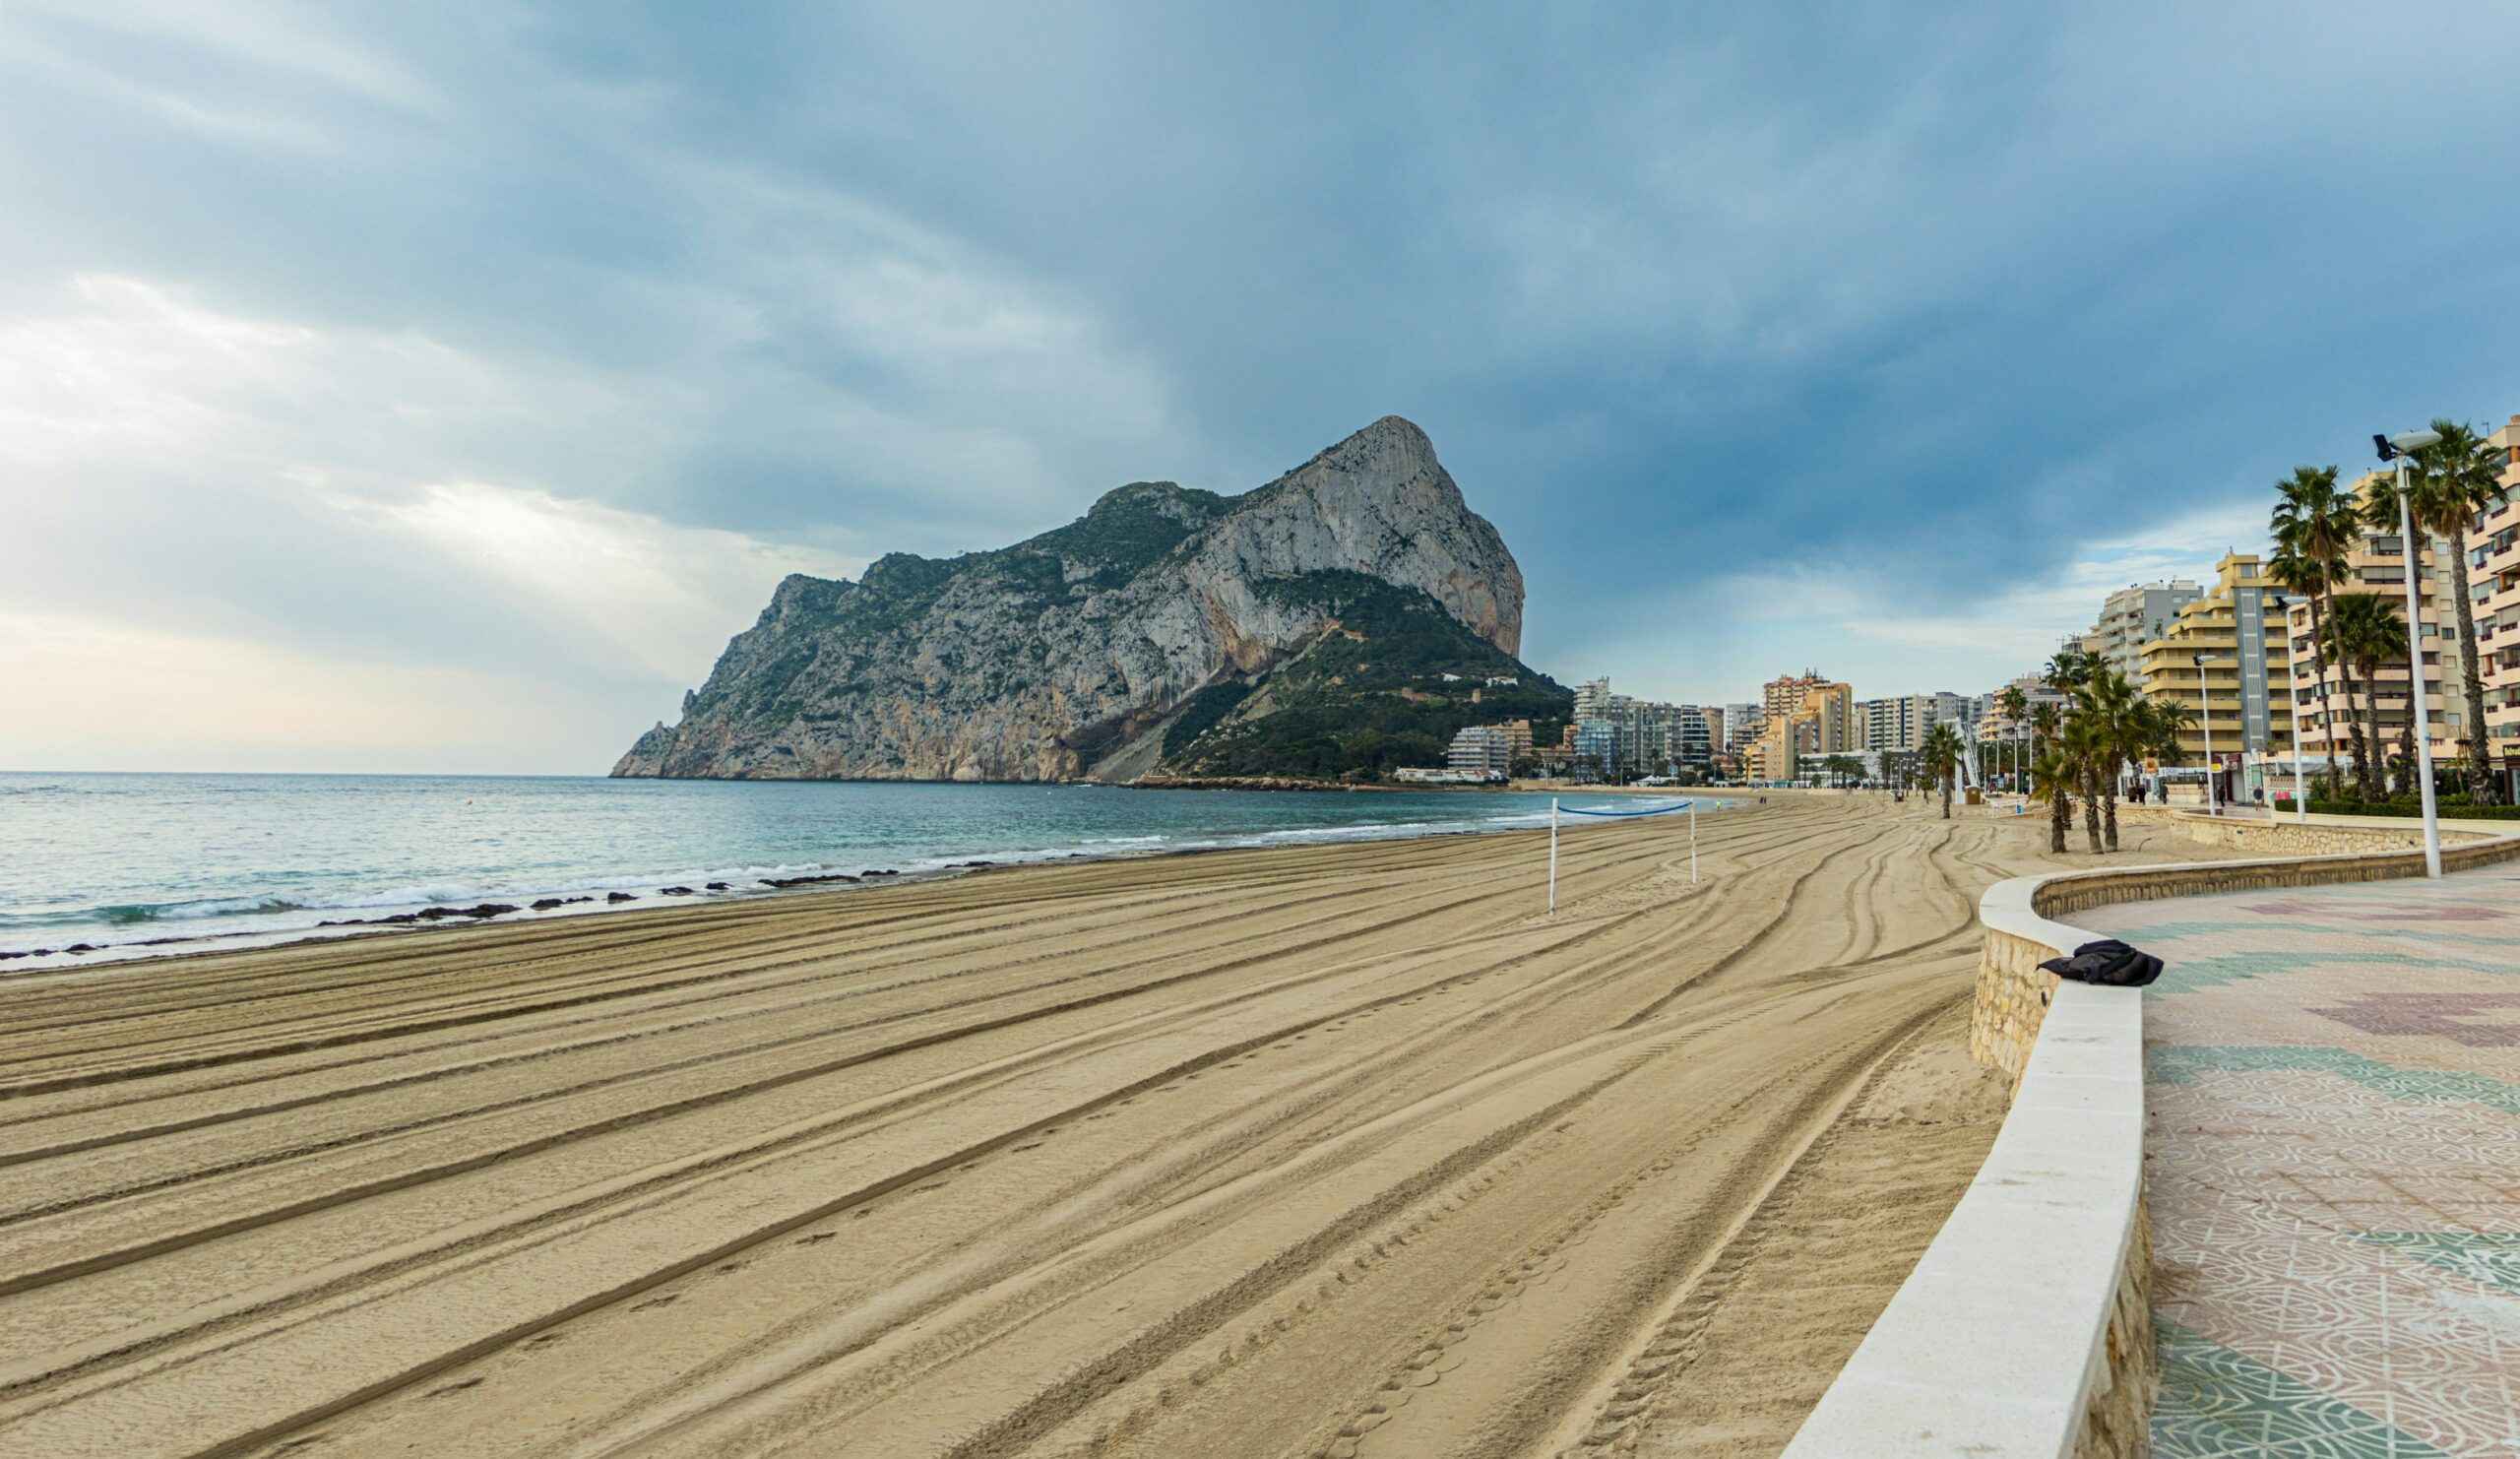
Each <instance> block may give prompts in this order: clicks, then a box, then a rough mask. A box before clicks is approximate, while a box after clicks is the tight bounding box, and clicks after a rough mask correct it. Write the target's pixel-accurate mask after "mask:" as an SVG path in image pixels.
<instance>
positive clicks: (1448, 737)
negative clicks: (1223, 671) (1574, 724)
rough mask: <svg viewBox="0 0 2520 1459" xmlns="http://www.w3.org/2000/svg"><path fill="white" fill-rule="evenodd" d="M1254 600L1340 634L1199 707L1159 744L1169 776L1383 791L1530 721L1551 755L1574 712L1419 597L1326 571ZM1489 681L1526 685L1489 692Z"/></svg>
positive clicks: (1531, 674)
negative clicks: (1297, 610) (1469, 731)
mask: <svg viewBox="0 0 2520 1459" xmlns="http://www.w3.org/2000/svg"><path fill="white" fill-rule="evenodd" d="M1261 591H1262V592H1263V593H1264V594H1267V595H1269V596H1271V597H1274V598H1278V599H1279V600H1280V601H1283V602H1290V603H1299V604H1302V605H1305V606H1313V607H1319V608H1322V609H1324V610H1326V611H1328V612H1330V613H1331V614H1332V615H1334V616H1336V617H1337V618H1338V620H1339V626H1338V627H1337V628H1334V629H1332V630H1331V631H1330V632H1329V633H1327V634H1325V635H1324V636H1323V637H1322V638H1321V640H1320V641H1319V642H1317V643H1315V644H1313V645H1312V646H1311V647H1310V648H1308V649H1306V650H1305V651H1304V652H1303V653H1301V654H1299V655H1297V656H1296V657H1295V658H1293V659H1292V660H1290V661H1289V662H1288V663H1286V664H1285V665H1283V666H1279V667H1278V668H1277V669H1275V670H1274V671H1272V672H1270V673H1267V674H1265V675H1263V676H1262V677H1261V678H1260V679H1259V680H1258V681H1257V683H1256V684H1255V683H1247V682H1242V681H1228V682H1225V683H1220V684H1216V685H1213V686H1211V687H1209V688H1208V689H1206V690H1203V691H1202V692H1200V693H1199V694H1198V695H1196V696H1194V697H1193V698H1192V699H1191V700H1190V701H1189V703H1188V705H1187V706H1186V707H1185V708H1184V709H1183V711H1182V713H1181V716H1180V718H1179V719H1177V720H1175V721H1174V723H1173V725H1172V727H1171V729H1169V730H1167V731H1166V736H1165V745H1164V749H1165V763H1164V769H1165V770H1166V772H1168V773H1171V774H1175V775H1194V776H1199V775H1209V776H1296V777H1304V778H1308V779H1314V780H1350V781H1358V780H1367V781H1370V780H1383V779H1387V778H1389V776H1390V774H1391V772H1392V771H1394V770H1397V769H1399V768H1400V767H1402V766H1404V765H1441V764H1443V763H1444V750H1445V747H1446V746H1447V745H1449V744H1450V743H1451V742H1452V737H1453V734H1454V732H1455V731H1456V730H1459V729H1463V728H1464V727H1466V726H1471V725H1491V724H1498V723H1501V722H1503V721H1506V720H1524V719H1527V720H1530V721H1531V722H1532V735H1533V738H1534V739H1535V740H1536V741H1537V742H1539V743H1543V744H1548V743H1554V742H1555V741H1556V739H1557V736H1558V731H1559V730H1560V729H1562V728H1563V727H1564V726H1565V724H1566V721H1567V719H1568V717H1569V716H1571V715H1572V714H1573V713H1574V706H1575V696H1574V695H1573V694H1572V693H1570V692H1568V691H1567V690H1565V689H1563V688H1561V687H1559V686H1558V685H1557V684H1556V683H1555V682H1554V681H1552V680H1550V679H1548V678H1547V677H1545V676H1544V675H1542V674H1540V673H1539V672H1537V671H1535V670H1534V669H1532V668H1530V667H1528V666H1525V665H1524V664H1523V663H1522V662H1521V661H1520V660H1518V659H1516V658H1514V657H1513V656H1512V655H1511V654H1508V653H1505V652H1504V651H1503V650H1501V649H1498V648H1497V647H1496V646H1495V645H1493V644H1491V643H1489V642H1487V641H1486V640H1485V639H1482V638H1481V637H1480V636H1479V635H1477V634H1475V633H1473V632H1471V631H1470V629H1468V628H1467V627H1465V626H1463V624H1462V623H1461V622H1460V621H1459V620H1458V619H1456V618H1454V617H1453V616H1452V615H1451V614H1450V613H1447V612H1446V611H1444V609H1443V607H1442V605H1440V604H1439V603H1436V602H1435V601H1434V600H1433V599H1432V598H1429V597H1428V596H1426V595H1425V594H1424V593H1422V592H1419V591H1418V590H1416V589H1414V588H1397V587H1394V586H1392V585H1391V584H1388V583H1385V582H1383V581H1381V580H1380V579H1377V578H1371V577H1367V576H1365V575H1364V574H1362V573H1354V572H1327V573H1308V574H1305V575H1304V576H1301V577H1294V578H1273V579H1271V580H1269V581H1268V582H1267V583H1266V584H1264V585H1263V586H1262V588H1261ZM1447 673H1450V674H1454V675H1457V676H1458V677H1457V678H1456V679H1455V680H1454V681H1451V682H1447V681H1445V679H1444V677H1443V676H1444V675H1445V674H1447ZM1490 677H1505V678H1515V679H1519V680H1520V682H1519V683H1518V684H1513V685H1498V686H1496V687H1493V688H1490V687H1487V686H1486V685H1485V684H1484V683H1483V680H1485V679H1487V678H1490ZM1474 692H1476V693H1477V695H1478V700H1477V702H1476V703H1474V702H1473V701H1472V697H1471V696H1472V694H1473V693H1474Z"/></svg>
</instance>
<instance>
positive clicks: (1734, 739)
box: [1724, 700, 1768, 755]
mask: <svg viewBox="0 0 2520 1459" xmlns="http://www.w3.org/2000/svg"><path fill="white" fill-rule="evenodd" d="M1767 727H1768V715H1767V711H1766V710H1764V709H1761V708H1760V707H1759V706H1758V705H1755V704H1752V703H1750V702H1748V701H1747V700H1744V701H1742V702H1741V703H1738V704H1728V705H1726V706H1724V749H1725V752H1726V753H1727V754H1733V755H1737V754H1739V753H1741V752H1742V751H1743V750H1746V749H1748V748H1749V747H1750V744H1751V742H1752V741H1753V740H1756V739H1757V738H1758V737H1759V734H1760V732H1761V731H1763V730H1765V729H1767Z"/></svg>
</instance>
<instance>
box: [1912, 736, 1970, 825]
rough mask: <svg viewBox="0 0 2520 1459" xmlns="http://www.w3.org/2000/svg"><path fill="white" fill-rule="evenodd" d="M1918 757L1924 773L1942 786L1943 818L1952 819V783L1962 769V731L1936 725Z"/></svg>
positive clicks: (1921, 747) (1925, 740)
mask: <svg viewBox="0 0 2520 1459" xmlns="http://www.w3.org/2000/svg"><path fill="white" fill-rule="evenodd" d="M1917 754H1918V757H1919V758H1920V759H1921V760H1922V762H1923V766H1924V772H1925V774H1926V775H1928V776H1930V777H1932V778H1933V779H1934V780H1935V781H1937V782H1939V783H1940V784H1941V786H1942V818H1943V819H1944V820H1946V821H1947V820H1949V819H1951V781H1952V776H1953V774H1954V772H1956V771H1957V770H1958V769H1959V768H1960V756H1961V754H1962V746H1961V743H1960V731H1959V730H1957V729H1952V728H1951V727H1950V726H1949V725H1936V726H1934V727H1933V728H1932V729H1927V730H1926V731H1925V739H1924V743H1923V744H1922V745H1921V746H1919V747H1918V750H1917Z"/></svg>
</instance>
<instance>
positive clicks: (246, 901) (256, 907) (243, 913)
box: [82, 897, 309, 927]
mask: <svg viewBox="0 0 2520 1459" xmlns="http://www.w3.org/2000/svg"><path fill="white" fill-rule="evenodd" d="M307 910H309V909H308V904H306V903H303V902H291V901H289V900H288V899H287V898H285V897H221V898H216V899H214V900H211V901H206V902H135V903H126V904H124V905H122V906H118V907H98V908H95V909H92V910H90V911H88V912H86V913H84V914H82V915H83V916H87V917H92V918H95V920H98V921H100V922H106V923H109V924H111V925H113V926H117V927H128V926H136V925H139V924H141V923H145V922H160V921H170V922H179V921H198V920H203V919H206V918H216V917H258V916H262V917H278V916H282V915H284V914H287V913H291V912H305V911H307Z"/></svg>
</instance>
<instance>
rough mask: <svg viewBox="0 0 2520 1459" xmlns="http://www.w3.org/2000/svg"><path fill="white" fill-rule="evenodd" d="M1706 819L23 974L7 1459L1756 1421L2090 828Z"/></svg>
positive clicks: (1650, 1432)
mask: <svg viewBox="0 0 2520 1459" xmlns="http://www.w3.org/2000/svg"><path fill="white" fill-rule="evenodd" d="M1698 830H1699V837H1700V843H1699V848H1700V858H1701V873H1702V878H1703V879H1702V880H1701V881H1700V882H1699V883H1698V884H1696V885H1694V886H1693V885H1691V883H1690V880H1689V862H1688V848H1689V843H1688V828H1687V826H1686V824H1685V822H1684V821H1682V820H1680V819H1679V818H1665V819H1656V820H1644V821H1630V822H1619V823H1613V824H1609V825H1603V826H1590V827H1585V828H1583V829H1580V830H1576V831H1573V832H1572V833H1570V834H1569V835H1568V836H1567V837H1566V839H1565V842H1564V856H1563V861H1562V865H1561V870H1560V876H1561V884H1560V898H1561V906H1560V910H1559V913H1558V916H1557V917H1556V919H1555V920H1549V919H1548V918H1547V917H1545V916H1544V900H1543V899H1544V877H1545V870H1546V858H1545V833H1521V832H1517V833H1508V834H1499V835H1491V836H1477V837H1445V838H1432V839H1427V840H1420V841H1409V842H1383V843H1372V844H1362V845H1338V846H1311V847H1298V848H1289V849H1282V850H1268V851H1248V852H1244V851H1236V852H1224V853H1216V854H1210V855H1202V856H1174V857H1164V858H1153V859H1144V860H1127V861H1108V862H1101V863H1095V864H1077V865H1069V866H1046V867H1028V868H1020V869H1010V870H1003V871H991V872H986V873H982V874H979V875H976V876H971V877H966V878H962V879H958V880H953V881H940V882H928V883H920V884H915V885H905V886H896V887H886V888H880V889H866V890H849V891H843V892H837V893H830V894H811V895H798V896H794V897H789V898H784V899H777V900H767V901H761V902H754V903H745V904H731V905H723V906H714V907H692V908H678V909H670V910H663V909H661V910H658V911H653V912H637V913H623V914H619V915H611V916H604V917H598V918H589V919H583V920H569V921H553V922H545V923H540V924H532V925H521V926H515V927H497V926H487V927H468V928H462V929H455V930H445V931H435V930H432V931H417V932H411V933H408V934H397V935H392V936H386V937H379V938H371V939H362V940H358V941H354V942H334V943H322V944H309V945H304V946H298V947H291V948H283V949H277V950H265V951H257V952H241V953H231V954H221V955H215V956H202V957H196V958H186V959H180V960H173V961H162V962H157V963H150V964H136V965H131V966H128V967H122V968H103V969H98V970H95V971H92V972H86V973H81V974H73V975H61V976H43V977H24V978H16V979H11V980H8V981H7V982H6V983H0V999H5V1005H0V1006H5V1008H6V1027H7V1029H8V1030H9V1035H8V1038H7V1039H6V1040H5V1042H0V1164H5V1166H6V1171H7V1178H6V1179H5V1181H0V1451H5V1452H8V1453H13V1454H30V1455H35V1454H41V1455H62V1454H111V1455H114V1456H117V1459H143V1456H149V1455H158V1454H192V1453H255V1452H268V1453H286V1454H291V1455H364V1454H377V1453H389V1452H390V1453H410V1454H499V1455H531V1454H587V1453H624V1452H636V1453H656V1454H761V1453H793V1454H866V1455H886V1456H895V1455H929V1454H932V1455H990V1454H1012V1453H1029V1454H1044V1455H1069V1454H1075V1455H1083V1454H1112V1455H1176V1454H1210V1455H1279V1454H1284V1455H1308V1454H1325V1453H1326V1454H1342V1455H1345V1454H1362V1455H1392V1456H1421V1455H1499V1456H1502V1455H1545V1454H1555V1453H1567V1452H1573V1453H1601V1454H1619V1453H1639V1454H1652V1455H1670V1454H1715V1453H1742V1454H1757V1453H1772V1452H1774V1451H1775V1449H1776V1448H1777V1447H1779V1446H1780V1445H1781V1444H1782V1443H1783V1442H1784V1440H1785V1439H1786V1438H1787V1437H1788V1436H1789V1435H1790V1434H1791V1433H1792V1431H1793V1428H1794V1427H1795V1425H1796V1423H1797V1422H1798V1421H1799V1419H1800V1416H1801V1414H1802V1413H1803V1412H1804V1411H1805V1410H1806V1409H1807V1408H1808V1407H1809V1405H1810V1404H1811V1403H1812V1402H1813V1401H1814V1400H1815V1399H1816V1398H1817V1396H1818V1394H1819V1392H1820V1390H1821V1389H1822V1387H1824V1386H1825V1385H1826V1383H1827V1381H1828V1379H1829V1377H1830V1376H1831V1375H1832V1374H1833V1373H1834V1372H1835V1371H1836V1369H1837V1367H1838V1365H1839V1364H1841V1363H1842V1362H1843V1361H1844V1359H1845V1357H1846V1355H1847V1354H1848V1353H1849V1352H1851V1351H1852V1350H1853V1348H1854V1346H1855V1344H1856V1343H1857V1341H1858V1340H1859V1338H1860V1337H1861V1335H1862V1333H1863V1331H1864V1329H1865V1327H1866V1326H1867V1325H1868V1324H1869V1323H1870V1321H1871V1320H1872V1318H1873V1316H1874V1315H1875V1313H1876V1312H1877V1311H1878V1310H1879V1308H1880V1307H1881V1305H1882V1304H1883V1303H1884V1302H1885V1301H1886V1300H1888V1298H1889V1296H1890V1293H1891V1291H1892V1290H1893V1289H1894V1288H1895V1287H1896V1286H1897V1284H1898V1282H1899V1281H1900V1279H1901V1278H1902V1277H1903V1276H1904V1275H1905V1273H1906V1271H1907V1269H1908V1267H1909V1266H1910V1265H1911V1264H1912V1263H1913V1262H1914V1260H1915V1258H1916V1255H1917V1253H1918V1252H1920V1251H1921V1250H1922V1248H1923V1246H1924V1244H1925V1242H1926V1240H1927V1239H1928V1238H1929V1237H1931V1235H1932V1233H1933V1231H1934V1230H1935V1228H1936V1226H1937V1225H1938V1224H1939V1223H1940V1221H1941V1218H1942V1216H1943V1213H1944V1212H1945V1211H1946V1210H1947V1209H1948V1208H1949V1206H1950V1204H1951V1202H1952V1201H1953V1200H1954V1199H1956V1197H1957V1195H1958V1193H1959V1191H1960V1189H1961V1187H1962V1186H1963V1185H1964V1184H1965V1183H1966V1181H1967V1179H1968V1176H1969V1174H1971V1172H1973V1171H1974V1169H1975V1168H1976V1165H1977V1163H1978V1161H1979V1160H1980V1159H1981V1158H1982V1156H1983V1155H1984V1153H1985V1148H1986V1146H1987V1144H1988V1143H1989V1142H1990V1140H1991V1138H1992V1135H1993V1129H1994V1121H1995V1120H1996V1119H1997V1118H1998V1117H1999V1116H2000V1112H2001V1090H2000V1088H1999V1087H1998V1086H1997V1084H1996V1083H1995V1082H1994V1080H1993V1077H1992V1076H1991V1075H1987V1074H1985V1073H1983V1072H1982V1071H1980V1070H1978V1069H1977V1068H1976V1067H1975V1066H1973V1065H1971V1064H1970V1063H1969V1062H1968V1060H1967V1058H1966V1055H1965V1053H1963V1052H1962V1051H1961V1044H1962V1041H1963V1037H1964V1033H1965V1024H1966V1012H1967V1006H1968V998H1969V993H1970V988H1971V981H1972V976H1973V971H1974V968H1975V959H1976V954H1977V938H1976V934H1975V930H1974V926H1973V922H1972V912H1973V908H1974V904H1975V898H1976V896H1977V893H1978V892H1979V891H1980V890H1981V889H1982V888H1983V887H1985V885H1986V884H1987V883H1988V882H1990V881H1992V880H1994V879H1997V878H1998V877H2001V876H2006V875H2012V874H2017V873H2019V872H2023V871H2030V870H2037V869H2052V868H2053V867H2055V866H2057V865H2059V864H2087V863H2089V861H2090V858H2087V857H2082V856H2073V857H2070V858H2065V859H2063V860H2062V861H2059V860H2056V859H2051V858H2049V857H2048V856H2047V854H2046V850H2045V848H2046V838H2047V828H2046V825H2045V823H2044V820H2042V819H2041V818H2040V817H2037V816H2027V817H2022V818H2020V819H2017V820H2016V819H2010V818H1997V817H1993V816H1988V815H1984V814H1981V815H1978V816H1974V817H1973V816H1969V815H1965V814H1964V815H1963V816H1962V817H1961V818H1960V819H1957V820H1954V821H1949V822H1946V821H1943V820H1941V819H1939V818H1938V817H1937V816H1936V815H1935V814H1934V811H1933V808H1932V807H1931V806H1930V805H1926V804H1922V803H1919V802H1915V801H1911V802H1909V803H1907V804H1904V805H1891V804H1889V803H1887V802H1886V801H1884V800H1883V799H1882V798H1880V797H1877V796H1872V795H1852V796H1832V795H1809V796H1780V797H1777V798H1776V799H1775V800H1773V801H1772V802H1771V803H1768V804H1764V805H1761V804H1748V805H1743V806H1741V807H1739V808H1735V809H1732V810H1728V811H1726V812H1725V813H1723V814H1720V815H1715V816H1710V817H1707V818H1705V819H1703V820H1702V821H1701V823H1700V825H1699V828H1698ZM2126 833H2127V838H2128V853H2127V854H2126V855H2124V856H2120V857H2118V858H2116V859H2118V860H2120V861H2123V862H2134V861H2145V860H2154V861H2157V860H2186V859H2198V858H2201V857H2203V856H2207V855H2210V853H2208V852H2206V851H2204V850H2203V849H2201V848H2194V847H2190V846H2188V845H2186V844H2184V843H2182V842H2175V841H2172V840H2169V839H2167V836H2166V833H2165V832H2164V831H2162V830H2161V829H2159V828H2155V827H2150V826H2140V827H2139V826H2134V825H2129V826H2128V827H2127V828H2126ZM2157 838H2158V839H2157ZM2075 840H2076V843H2077V844H2079V841H2080V835H2079V828H2078V829H2077V834H2076V838H2075Z"/></svg>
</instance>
